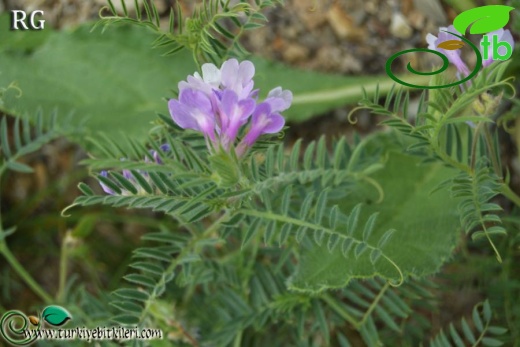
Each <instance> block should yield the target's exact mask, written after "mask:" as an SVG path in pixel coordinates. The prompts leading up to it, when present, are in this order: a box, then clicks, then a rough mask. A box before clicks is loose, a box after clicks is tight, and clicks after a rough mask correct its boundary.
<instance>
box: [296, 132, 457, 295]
mask: <svg viewBox="0 0 520 347" xmlns="http://www.w3.org/2000/svg"><path fill="white" fill-rule="evenodd" d="M395 136H397V135H395V134H377V135H375V136H372V137H371V138H370V139H368V140H367V141H368V143H367V144H365V146H366V147H367V148H372V151H373V152H377V151H382V152H383V153H384V152H385V151H387V154H388V156H389V157H388V161H387V162H386V164H385V169H384V170H381V171H378V172H376V173H375V174H374V175H372V176H371V178H372V179H374V180H375V181H376V182H378V184H380V185H381V187H382V189H383V190H384V200H383V201H382V202H381V203H375V201H376V200H377V199H378V193H377V191H376V190H375V189H374V188H373V186H371V185H368V184H367V185H364V184H361V185H360V186H359V187H358V188H354V190H353V193H352V194H349V195H347V196H346V197H345V198H343V200H341V201H339V202H338V201H334V202H333V203H334V204H338V205H339V207H340V210H341V211H342V212H343V213H346V214H350V217H349V221H348V223H347V224H348V225H350V227H347V228H344V229H343V230H342V231H340V232H342V233H343V234H344V235H352V237H353V238H354V240H357V241H353V240H350V239H345V240H344V241H343V242H342V244H341V247H337V248H335V249H334V250H333V251H332V252H331V253H329V252H328V249H327V244H321V245H318V244H311V245H310V246H309V247H308V248H305V249H303V250H302V255H301V261H300V264H299V267H298V269H297V271H296V273H295V274H294V275H293V277H292V278H291V280H290V287H291V288H292V289H296V290H299V291H305V292H318V291H321V290H325V289H328V288H342V287H344V286H345V285H347V283H348V282H349V281H350V280H351V279H353V278H372V277H374V276H381V277H383V278H385V279H386V280H392V281H399V280H400V279H401V273H402V275H403V276H408V275H413V276H414V277H422V276H427V275H430V274H432V273H435V272H437V271H438V270H439V268H440V267H441V265H442V264H443V263H444V262H445V261H446V260H447V259H448V258H449V257H450V256H451V253H452V251H453V249H454V247H455V245H456V242H457V235H458V232H459V230H460V221H459V216H458V214H457V204H458V200H456V199H452V198H451V197H450V194H449V192H447V191H438V192H436V193H435V194H433V195H431V196H430V195H429V192H430V191H431V189H433V188H434V187H435V186H437V185H438V184H439V183H440V182H441V181H443V180H445V179H447V178H449V177H452V176H454V175H455V170H453V169H450V168H447V167H444V166H443V165H440V164H423V165H420V166H419V165H418V163H419V162H420V161H421V158H418V157H413V156H408V155H405V154H403V153H402V152H401V153H400V152H397V151H394V150H392V148H395V147H396V145H395V143H397V142H398V140H396V138H395ZM399 148H400V147H399ZM367 151H368V149H367ZM359 201H371V204H368V205H367V204H363V206H362V208H360V209H359V208H358V207H357V206H356V205H357V203H358V202H359ZM331 204H332V202H331ZM349 211H350V212H349ZM376 212H379V216H378V219H377V220H378V222H377V223H375V224H374V226H373V229H372V232H371V236H370V238H369V239H368V241H369V243H368V246H369V247H372V248H369V247H367V246H366V245H367V244H366V243H359V242H361V241H362V234H363V233H362V232H361V230H362V229H361V227H360V226H365V225H366V224H367V221H368V220H369V219H370V217H371V216H372V215H373V214H374V213H376ZM358 213H359V216H358V218H355V217H356V215H357V214H358ZM372 218H373V217H372ZM356 219H358V223H355V222H354V221H355V220H356ZM372 221H373V220H372ZM356 224H358V227H355V228H354V225H356ZM345 229H346V230H345ZM352 229H355V230H352ZM360 229H361V230H360ZM392 229H393V230H395V231H393V232H389V231H388V230H392ZM392 234H393V237H390V236H391V235H392ZM378 244H379V245H380V246H381V247H382V248H381V249H380V250H381V251H382V252H381V253H379V252H373V251H372V250H373V249H378V248H377V245H378ZM383 246H384V247H383ZM352 250H354V251H352ZM365 250H368V251H365ZM356 256H357V257H356ZM389 259H390V260H391V261H392V262H393V264H392V262H390V261H389ZM394 264H395V265H394Z"/></svg>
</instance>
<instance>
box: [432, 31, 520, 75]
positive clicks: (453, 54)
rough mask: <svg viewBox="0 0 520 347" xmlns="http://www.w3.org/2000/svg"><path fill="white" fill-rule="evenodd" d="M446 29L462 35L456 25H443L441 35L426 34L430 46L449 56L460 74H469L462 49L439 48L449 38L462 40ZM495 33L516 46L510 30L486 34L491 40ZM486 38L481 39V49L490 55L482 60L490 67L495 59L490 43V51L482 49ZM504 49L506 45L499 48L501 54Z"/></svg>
mask: <svg viewBox="0 0 520 347" xmlns="http://www.w3.org/2000/svg"><path fill="white" fill-rule="evenodd" d="M445 31H450V32H452V33H456V34H459V35H460V33H459V32H458V31H457V30H456V29H455V27H454V26H453V25H450V26H449V27H447V28H446V27H441V28H439V36H435V35H432V34H430V33H429V34H428V35H426V42H428V48H429V49H432V50H436V51H438V52H440V53H442V54H444V55H445V56H446V57H447V58H448V60H449V62H450V63H452V64H453V65H455V67H456V68H457V71H458V73H459V74H461V75H463V76H467V75H469V69H468V66H467V65H466V64H465V63H464V61H463V60H462V58H461V56H460V50H458V49H457V50H445V49H442V48H438V46H439V45H440V44H441V43H443V42H445V41H448V40H457V41H461V40H460V38H458V37H457V36H454V35H452V34H449V33H447V32H445ZM494 35H498V40H499V41H506V42H508V43H509V44H510V45H511V47H512V48H514V46H515V42H514V40H513V36H512V35H511V32H510V31H509V30H507V29H506V30H504V29H499V30H496V31H493V32H490V33H488V34H486V35H485V36H487V40H489V41H491V38H492V37H493V36H494ZM484 40H485V38H484V37H483V38H482V40H481V41H480V42H481V45H480V50H481V54H482V55H483V56H487V57H488V59H486V60H484V61H483V62H482V66H483V67H484V68H485V67H488V66H489V65H491V63H493V61H494V60H493V52H492V51H491V50H492V47H491V46H490V45H489V46H488V48H487V49H488V50H489V51H488V52H486V54H485V52H483V51H482V49H483V48H482V47H483V45H482V42H483V41H484ZM503 49H504V47H500V48H499V53H500V54H504V52H503Z"/></svg>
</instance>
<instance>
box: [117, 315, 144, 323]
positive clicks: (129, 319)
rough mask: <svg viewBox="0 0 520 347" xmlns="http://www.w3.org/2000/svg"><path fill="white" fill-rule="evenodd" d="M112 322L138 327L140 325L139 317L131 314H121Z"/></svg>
mask: <svg viewBox="0 0 520 347" xmlns="http://www.w3.org/2000/svg"><path fill="white" fill-rule="evenodd" d="M112 321H114V322H116V323H118V324H121V325H136V324H139V317H136V316H133V315H130V314H121V315H119V316H115V317H113V318H112Z"/></svg>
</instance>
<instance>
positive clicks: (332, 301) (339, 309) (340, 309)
mask: <svg viewBox="0 0 520 347" xmlns="http://www.w3.org/2000/svg"><path fill="white" fill-rule="evenodd" d="M321 299H322V300H323V301H325V302H326V303H327V304H328V305H329V306H330V308H332V309H333V310H334V311H336V313H337V314H339V316H340V317H341V318H344V319H345V320H346V321H347V322H349V323H350V324H352V326H354V327H355V328H356V329H358V328H359V326H360V322H359V321H357V320H356V318H354V317H353V316H352V315H351V314H350V313H348V312H347V311H346V310H345V309H344V308H343V307H340V306H339V305H338V304H337V303H336V300H335V299H334V298H333V297H332V296H330V294H324V295H322V296H321Z"/></svg>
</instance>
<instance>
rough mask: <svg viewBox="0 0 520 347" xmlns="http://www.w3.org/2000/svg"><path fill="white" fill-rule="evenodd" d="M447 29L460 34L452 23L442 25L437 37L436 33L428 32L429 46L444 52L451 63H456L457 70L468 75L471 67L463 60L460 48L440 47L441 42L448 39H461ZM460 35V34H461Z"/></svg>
mask: <svg viewBox="0 0 520 347" xmlns="http://www.w3.org/2000/svg"><path fill="white" fill-rule="evenodd" d="M445 31H450V32H452V33H456V34H459V32H458V31H457V30H456V29H455V27H453V25H450V26H449V27H447V28H445V27H441V28H440V30H439V36H438V37H436V36H435V35H432V34H430V33H428V35H426V42H428V48H429V49H432V50H435V51H437V52H439V53H442V54H444V55H445V56H446V57H447V58H448V60H449V62H450V63H452V64H453V65H455V67H456V68H457V71H459V72H460V73H461V74H462V75H464V76H467V75H469V69H468V67H467V66H466V64H465V63H464V62H463V61H462V58H461V57H460V50H458V49H457V50H452V51H451V50H445V49H442V48H438V46H439V44H441V43H442V42H445V41H448V40H457V41H460V38H458V37H457V36H454V35H452V34H449V33H447V32H445ZM459 35H460V34H459Z"/></svg>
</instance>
